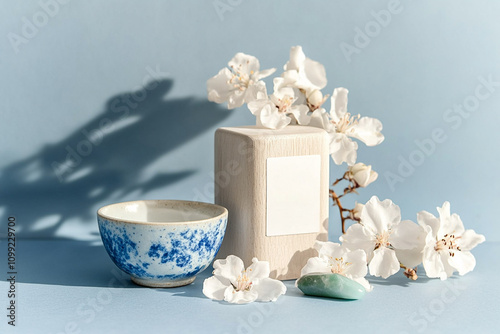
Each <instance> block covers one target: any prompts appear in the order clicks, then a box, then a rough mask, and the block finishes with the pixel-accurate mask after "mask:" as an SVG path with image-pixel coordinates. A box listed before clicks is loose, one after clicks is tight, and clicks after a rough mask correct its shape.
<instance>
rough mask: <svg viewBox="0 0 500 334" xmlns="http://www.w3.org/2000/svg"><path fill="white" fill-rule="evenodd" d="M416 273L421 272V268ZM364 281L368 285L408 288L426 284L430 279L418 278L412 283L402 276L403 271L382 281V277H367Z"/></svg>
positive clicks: (425, 277)
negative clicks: (413, 285)
mask: <svg viewBox="0 0 500 334" xmlns="http://www.w3.org/2000/svg"><path fill="white" fill-rule="evenodd" d="M418 272H420V273H421V272H423V268H421V267H419V268H418ZM366 279H367V280H368V282H369V283H370V284H373V285H398V286H403V287H406V286H410V285H412V284H421V283H427V282H428V281H430V280H431V278H429V277H427V276H419V277H418V279H417V280H415V281H412V280H410V279H409V278H407V277H406V276H405V275H404V274H403V270H400V271H399V272H398V273H396V274H394V275H392V276H390V277H388V278H386V279H384V278H382V277H375V276H367V277H366Z"/></svg>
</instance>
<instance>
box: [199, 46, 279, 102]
mask: <svg viewBox="0 0 500 334" xmlns="http://www.w3.org/2000/svg"><path fill="white" fill-rule="evenodd" d="M228 66H229V68H228V67H225V68H223V69H222V70H220V71H219V73H218V74H217V75H216V76H214V77H212V78H210V79H209V80H208V81H207V91H208V100H209V101H212V102H216V103H223V102H227V107H228V108H229V109H233V108H237V107H240V106H242V105H243V104H244V103H249V102H251V101H254V100H256V99H260V98H264V97H265V96H267V92H266V85H265V83H264V82H263V81H261V79H263V78H265V77H267V76H269V75H271V74H273V73H274V71H276V69H274V68H272V69H268V70H263V71H260V64H259V60H258V59H257V58H255V57H254V56H250V55H246V54H244V53H241V52H240V53H237V54H236V55H235V56H234V57H233V59H231V60H230V61H229V63H228Z"/></svg>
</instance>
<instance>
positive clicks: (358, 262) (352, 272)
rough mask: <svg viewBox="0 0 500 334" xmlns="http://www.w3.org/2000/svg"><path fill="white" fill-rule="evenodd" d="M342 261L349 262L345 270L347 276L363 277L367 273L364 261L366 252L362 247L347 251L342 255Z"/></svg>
mask: <svg viewBox="0 0 500 334" xmlns="http://www.w3.org/2000/svg"><path fill="white" fill-rule="evenodd" d="M344 261H346V262H348V263H350V265H348V266H347V268H346V270H345V275H346V276H347V277H349V278H352V279H354V278H360V277H365V276H366V274H367V273H368V267H367V263H366V253H365V251H364V250H362V249H357V250H355V251H352V252H347V253H346V254H345V255H344Z"/></svg>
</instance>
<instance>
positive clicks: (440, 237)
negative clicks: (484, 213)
mask: <svg viewBox="0 0 500 334" xmlns="http://www.w3.org/2000/svg"><path fill="white" fill-rule="evenodd" d="M437 210H438V212H439V218H436V217H435V216H434V215H433V214H431V213H429V212H427V211H421V212H419V213H418V215H417V219H418V223H419V224H420V225H421V226H422V227H423V228H424V229H425V232H426V235H427V236H426V239H425V248H424V251H423V264H424V269H425V273H426V274H427V276H428V277H439V278H440V279H442V280H445V279H447V278H448V277H450V276H451V275H453V273H454V272H455V271H458V273H459V274H460V275H465V274H467V273H468V272H469V271H472V270H473V269H474V267H475V266H476V259H475V258H474V255H472V253H471V252H470V251H471V250H472V249H473V248H474V247H476V246H477V245H478V244H480V243H482V242H484V241H485V237H484V236H483V235H481V234H477V233H476V232H474V230H465V228H464V224H463V223H462V220H461V219H460V216H459V215H457V214H456V213H454V214H450V203H449V202H444V204H443V206H442V207H441V208H437Z"/></svg>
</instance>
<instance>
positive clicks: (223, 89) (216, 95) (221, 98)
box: [207, 67, 232, 103]
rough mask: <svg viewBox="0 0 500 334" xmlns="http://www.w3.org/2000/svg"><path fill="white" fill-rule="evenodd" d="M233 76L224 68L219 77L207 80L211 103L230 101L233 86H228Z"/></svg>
mask: <svg viewBox="0 0 500 334" xmlns="http://www.w3.org/2000/svg"><path fill="white" fill-rule="evenodd" d="M231 76H232V75H231V71H229V69H228V68H227V67H224V68H223V69H222V70H220V71H219V73H218V74H217V75H215V76H214V77H212V78H210V79H208V80H207V92H208V100H209V101H212V102H216V103H223V102H226V101H227V100H228V98H229V95H230V94H231V90H232V87H231V85H228V81H229V80H230V79H231Z"/></svg>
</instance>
